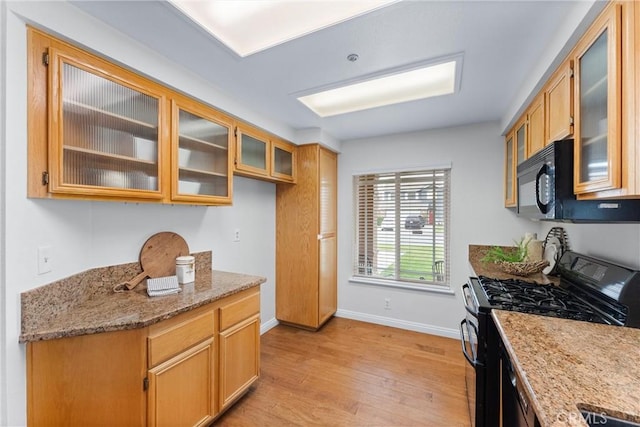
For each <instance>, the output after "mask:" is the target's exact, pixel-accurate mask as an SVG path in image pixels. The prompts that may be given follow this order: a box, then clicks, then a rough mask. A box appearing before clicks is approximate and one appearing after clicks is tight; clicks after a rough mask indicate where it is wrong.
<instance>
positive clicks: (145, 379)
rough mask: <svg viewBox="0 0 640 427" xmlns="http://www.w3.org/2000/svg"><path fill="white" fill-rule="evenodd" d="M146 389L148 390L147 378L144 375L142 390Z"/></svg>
mask: <svg viewBox="0 0 640 427" xmlns="http://www.w3.org/2000/svg"><path fill="white" fill-rule="evenodd" d="M147 390H149V378H147V377H144V379H143V380H142V391H147Z"/></svg>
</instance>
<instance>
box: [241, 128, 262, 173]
mask: <svg viewBox="0 0 640 427" xmlns="http://www.w3.org/2000/svg"><path fill="white" fill-rule="evenodd" d="M241 150H242V151H241V156H242V163H243V164H244V165H246V166H250V167H252V168H256V169H264V170H265V171H266V170H267V143H266V142H265V141H260V140H259V139H256V138H254V137H252V136H250V135H247V134H243V135H242V147H241Z"/></svg>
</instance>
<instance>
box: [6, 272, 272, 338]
mask: <svg viewBox="0 0 640 427" xmlns="http://www.w3.org/2000/svg"><path fill="white" fill-rule="evenodd" d="M266 280H267V279H266V278H265V277H262V276H254V275H246V274H240V273H231V272H224V271H217V270H210V273H209V274H207V273H204V274H199V275H197V276H196V282H195V283H193V284H187V285H181V287H182V289H183V292H181V293H179V294H175V295H167V296H162V297H148V296H147V294H146V287H144V286H142V285H139V286H138V287H137V288H136V289H134V290H132V291H129V292H126V293H115V292H112V291H110V289H109V291H110V292H104V293H103V294H102V295H100V296H99V298H94V299H93V300H90V301H89V302H88V303H87V302H86V301H83V302H79V303H78V304H77V305H76V306H70V307H65V310H64V313H61V314H59V315H55V316H54V315H51V313H43V315H42V317H41V318H38V313H37V310H38V307H33V310H30V309H31V307H24V304H23V315H22V316H23V321H22V331H21V334H20V336H19V339H18V341H19V342H20V343H28V342H35V341H44V340H52V339H59V338H69V337H76V336H81V335H91V334H97V333H104V332H114V331H123V330H131V329H139V328H144V327H147V326H150V325H153V324H155V323H158V322H161V321H163V320H167V319H170V318H172V317H174V316H177V315H179V314H181V313H185V312H187V311H190V310H193V309H196V308H198V307H201V306H204V305H206V304H209V303H212V302H214V301H217V300H220V299H223V298H226V297H228V296H231V295H233V294H236V293H239V292H242V291H244V290H247V289H250V288H253V287H256V286H259V285H260V284H262V283H265V282H266ZM229 283H231V284H229ZM80 292H81V291H80ZM80 299H82V297H79V300H80ZM143 305H144V306H145V307H144V308H145V309H146V310H147V312H146V313H144V312H142V307H143ZM101 306H102V307H106V309H101ZM114 307H117V308H116V309H113V308H114ZM109 308H111V309H113V310H109ZM25 311H27V313H25ZM141 312H142V313H143V314H140V313H141ZM25 315H26V316H25ZM47 316H48V317H49V318H47ZM87 316H94V317H96V318H92V319H91V320H89V321H86V320H84V318H85V317H87ZM136 316H137V317H136ZM25 317H30V318H37V320H38V321H37V322H34V321H31V322H30V325H29V326H27V327H25V323H27V322H25ZM74 323H76V324H75V325H74Z"/></svg>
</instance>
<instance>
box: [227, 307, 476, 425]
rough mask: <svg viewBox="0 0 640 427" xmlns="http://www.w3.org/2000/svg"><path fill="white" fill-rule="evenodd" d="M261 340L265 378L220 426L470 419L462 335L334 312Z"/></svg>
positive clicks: (272, 332) (458, 422)
mask: <svg viewBox="0 0 640 427" xmlns="http://www.w3.org/2000/svg"><path fill="white" fill-rule="evenodd" d="M261 346H262V350H261V353H262V359H261V377H260V379H259V380H258V382H257V384H256V385H255V386H254V387H253V388H252V389H251V390H250V391H249V392H248V393H247V395H245V397H243V398H242V399H241V400H240V401H239V402H238V403H237V404H236V405H235V406H234V407H232V408H231V409H229V411H227V413H225V414H224V415H223V416H222V417H221V418H220V419H219V420H218V421H217V422H216V423H215V425H216V426H261V427H262V426H285V425H289V426H293V425H296V426H332V427H334V426H428V427H431V426H433V427H439V426H442V427H467V426H469V412H468V409H467V401H466V393H465V384H464V363H466V362H465V360H464V358H463V356H462V353H461V350H460V342H459V341H457V340H452V339H448V338H442V337H437V336H433V335H426V334H422V333H418V332H410V331H405V330H402V329H396V328H390V327H386V326H379V325H374V324H371V323H364V322H358V321H354V320H349V319H344V318H334V319H332V320H330V321H329V322H328V323H327V324H326V325H325V326H324V327H323V328H322V329H321V330H320V331H319V332H308V331H304V330H300V329H297V328H293V327H289V326H283V325H279V326H277V327H275V328H273V329H271V330H270V331H269V332H267V333H266V334H264V335H263V336H262V341H261Z"/></svg>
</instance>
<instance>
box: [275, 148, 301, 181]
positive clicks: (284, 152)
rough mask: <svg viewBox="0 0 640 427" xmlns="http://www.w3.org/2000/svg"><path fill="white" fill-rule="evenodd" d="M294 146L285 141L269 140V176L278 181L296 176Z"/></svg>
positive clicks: (293, 179)
mask: <svg viewBox="0 0 640 427" xmlns="http://www.w3.org/2000/svg"><path fill="white" fill-rule="evenodd" d="M295 149H296V147H295V145H293V144H290V143H288V142H286V141H281V140H277V139H272V140H271V176H272V177H274V178H277V179H278V180H280V181H289V182H293V181H295V178H296V174H295V173H296V167H295V166H296V151H295Z"/></svg>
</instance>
